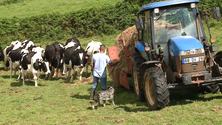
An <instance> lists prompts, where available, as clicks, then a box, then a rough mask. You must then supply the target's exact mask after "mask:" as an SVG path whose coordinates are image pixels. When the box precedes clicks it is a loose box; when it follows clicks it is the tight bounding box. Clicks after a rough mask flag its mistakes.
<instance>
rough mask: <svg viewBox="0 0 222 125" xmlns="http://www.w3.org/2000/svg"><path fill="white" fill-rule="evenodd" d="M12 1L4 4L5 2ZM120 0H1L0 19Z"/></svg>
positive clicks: (67, 9)
mask: <svg viewBox="0 0 222 125" xmlns="http://www.w3.org/2000/svg"><path fill="white" fill-rule="evenodd" d="M6 1H9V2H8V3H10V1H11V2H12V3H10V4H6V3H7V2H6ZM13 1H15V2H13ZM120 1H122V0H53V1H52V0H1V1H0V4H3V3H4V2H5V4H6V5H0V12H1V14H0V19H2V18H13V17H18V18H25V17H30V16H37V15H42V14H46V13H61V14H63V13H68V12H73V11H79V10H86V9H90V8H94V7H95V8H96V7H98V6H101V5H104V4H109V5H115V4H116V3H117V2H120Z"/></svg>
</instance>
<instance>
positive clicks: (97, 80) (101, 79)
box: [92, 76, 107, 90]
mask: <svg viewBox="0 0 222 125" xmlns="http://www.w3.org/2000/svg"><path fill="white" fill-rule="evenodd" d="M99 80H100V82H101V86H102V89H103V90H105V89H106V81H107V76H106V77H104V78H99V77H96V76H93V84H92V88H96V87H97V85H98V83H99Z"/></svg>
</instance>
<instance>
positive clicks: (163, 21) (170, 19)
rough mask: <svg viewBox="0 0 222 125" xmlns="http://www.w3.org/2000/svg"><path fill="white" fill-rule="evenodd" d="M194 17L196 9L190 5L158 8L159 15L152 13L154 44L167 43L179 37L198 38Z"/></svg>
mask: <svg viewBox="0 0 222 125" xmlns="http://www.w3.org/2000/svg"><path fill="white" fill-rule="evenodd" d="M195 17H196V9H195V8H194V9H192V8H191V7H190V5H181V6H172V7H168V8H160V9H159V13H154V36H155V42H167V41H168V40H169V39H170V38H172V37H176V36H181V35H182V36H186V35H187V36H193V37H195V38H198V35H197V28H196V22H195Z"/></svg>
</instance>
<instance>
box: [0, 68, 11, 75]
mask: <svg viewBox="0 0 222 125" xmlns="http://www.w3.org/2000/svg"><path fill="white" fill-rule="evenodd" d="M6 72H9V70H5V69H0V74H4V73H6Z"/></svg>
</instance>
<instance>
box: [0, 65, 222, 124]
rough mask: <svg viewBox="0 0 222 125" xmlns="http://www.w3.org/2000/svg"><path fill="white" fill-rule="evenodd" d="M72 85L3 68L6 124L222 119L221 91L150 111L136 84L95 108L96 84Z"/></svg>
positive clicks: (0, 93) (0, 81)
mask: <svg viewBox="0 0 222 125" xmlns="http://www.w3.org/2000/svg"><path fill="white" fill-rule="evenodd" d="M1 71H4V70H3V69H1ZM68 84H70V83H67V82H66V80H65V79H64V77H63V76H61V77H59V79H52V80H45V79H43V76H42V77H41V78H40V79H39V80H38V85H39V86H38V87H35V86H34V81H33V80H31V81H28V80H26V85H22V82H21V81H17V80H16V77H13V78H12V79H9V72H6V73H3V74H2V73H1V74H0V117H1V119H0V124H24V125H26V124H27V125H28V124H81V125H82V124H84V125H85V124H89V125H94V124H101V125H102V124H123V125H129V124H132V125H133V124H140V125H142V124H144V125H147V124H150V125H152V124H153V125H154V124H155V125H156V124H222V120H221V117H222V115H221V114H222V105H221V99H222V96H221V94H207V95H202V96H182V97H179V96H177V97H176V99H175V97H173V98H172V99H171V103H170V107H166V108H164V109H162V110H160V111H149V109H148V107H147V105H146V103H145V102H137V101H136V100H135V97H134V94H133V90H132V89H131V90H126V89H125V88H116V92H115V103H116V105H112V104H111V102H107V103H106V104H107V105H106V107H101V108H99V109H97V110H92V108H91V104H90V103H89V100H88V99H89V93H90V88H91V84H86V85H76V86H66V85H68ZM108 85H112V81H111V80H110V79H109V80H108ZM131 87H132V86H131ZM100 89H101V86H100V85H99V87H98V88H97V91H98V90H100Z"/></svg>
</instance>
